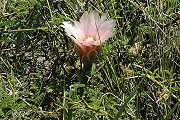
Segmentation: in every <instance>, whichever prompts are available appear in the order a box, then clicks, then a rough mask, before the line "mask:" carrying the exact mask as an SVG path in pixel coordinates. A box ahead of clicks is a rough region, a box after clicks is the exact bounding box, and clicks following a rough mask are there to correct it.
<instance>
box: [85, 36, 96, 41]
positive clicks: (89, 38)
mask: <svg viewBox="0 0 180 120" xmlns="http://www.w3.org/2000/svg"><path fill="white" fill-rule="evenodd" d="M92 41H94V39H93V37H88V38H87V39H86V40H85V41H84V42H92Z"/></svg>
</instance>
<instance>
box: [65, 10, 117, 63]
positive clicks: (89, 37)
mask: <svg viewBox="0 0 180 120" xmlns="http://www.w3.org/2000/svg"><path fill="white" fill-rule="evenodd" d="M106 17H107V15H106V14H103V15H102V17H101V18H100V17H99V15H98V14H97V13H96V12H90V13H88V12H84V14H83V15H82V17H81V18H80V21H79V22H78V21H74V24H71V23H69V22H63V25H62V27H63V28H65V31H66V33H67V35H68V36H69V37H70V38H71V39H72V40H73V41H74V43H75V44H74V46H75V48H76V50H77V52H78V54H79V56H80V57H81V58H82V60H83V62H84V63H89V62H90V63H92V62H94V61H95V60H96V57H97V55H98V54H99V53H100V51H101V44H103V43H104V42H105V41H106V40H107V39H108V38H110V37H112V35H113V30H112V29H113V28H114V27H115V22H114V20H108V21H107V20H106Z"/></svg>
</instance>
